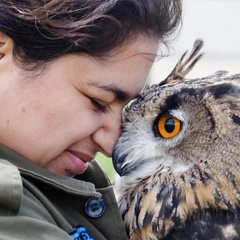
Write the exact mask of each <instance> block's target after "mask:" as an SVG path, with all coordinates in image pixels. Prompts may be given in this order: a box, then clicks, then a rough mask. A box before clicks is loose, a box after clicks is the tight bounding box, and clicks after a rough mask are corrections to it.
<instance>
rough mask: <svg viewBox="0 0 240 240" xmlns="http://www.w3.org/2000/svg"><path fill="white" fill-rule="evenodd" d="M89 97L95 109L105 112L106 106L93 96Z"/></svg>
mask: <svg viewBox="0 0 240 240" xmlns="http://www.w3.org/2000/svg"><path fill="white" fill-rule="evenodd" d="M90 99H91V102H92V105H93V106H94V107H95V108H96V109H97V110H100V111H101V112H103V113H105V112H106V110H107V109H106V106H104V105H103V104H101V103H100V102H98V101H96V100H95V99H93V98H90Z"/></svg>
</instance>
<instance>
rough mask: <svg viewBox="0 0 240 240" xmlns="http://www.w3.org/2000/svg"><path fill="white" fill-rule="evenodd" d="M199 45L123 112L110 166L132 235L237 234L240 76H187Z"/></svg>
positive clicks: (203, 237) (202, 238)
mask: <svg viewBox="0 0 240 240" xmlns="http://www.w3.org/2000/svg"><path fill="white" fill-rule="evenodd" d="M202 44H203V42H202V41H201V40H198V41H196V42H195V45H194V47H193V50H192V52H191V54H190V56H189V57H188V58H187V57H186V56H188V55H189V54H187V55H186V54H184V56H183V57H182V58H181V59H180V61H179V62H178V64H177V65H176V67H175V68H174V70H173V71H172V73H171V74H170V75H169V77H168V78H166V80H164V81H163V82H161V83H159V84H155V85H152V86H149V87H148V88H147V89H146V90H145V91H143V93H142V94H141V95H140V96H139V97H138V98H137V99H136V100H134V101H133V102H132V103H131V105H130V106H129V107H128V108H127V109H126V111H125V113H124V123H123V127H122V135H121V137H120V139H119V141H118V142H117V144H116V145H115V148H114V152H113V164H114V167H115V169H116V171H117V172H118V174H119V175H120V176H121V177H118V179H116V181H115V190H116V196H117V200H118V204H119V209H120V212H121V214H122V218H123V220H124V222H125V226H126V230H127V232H128V234H129V237H130V239H131V240H140V239H143V240H157V239H168V240H173V239H175V240H176V239H178V240H185V239H186V240H210V239H214V240H220V239H221V240H222V239H240V74H239V75H232V76H228V75H227V74H226V72H223V71H222V72H217V73H215V74H214V75H211V76H207V77H203V78H196V79H186V78H185V75H186V73H187V72H188V71H189V70H190V69H191V68H192V66H193V65H194V64H195V63H196V62H197V61H198V59H199V58H200V57H201V54H200V53H199V50H200V49H201V47H202ZM186 58H187V59H186ZM185 59H186V60H185Z"/></svg>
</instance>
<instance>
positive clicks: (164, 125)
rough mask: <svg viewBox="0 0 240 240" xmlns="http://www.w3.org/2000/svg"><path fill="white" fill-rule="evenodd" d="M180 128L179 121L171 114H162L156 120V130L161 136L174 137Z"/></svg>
mask: <svg viewBox="0 0 240 240" xmlns="http://www.w3.org/2000/svg"><path fill="white" fill-rule="evenodd" d="M180 129H181V122H180V121H179V120H178V119H177V118H175V117H172V116H169V115H164V116H161V117H160V118H159V120H158V131H159V133H160V135H161V136H162V137H163V138H166V139H167V138H172V137H175V136H176V135H177V134H178V133H179V132H180Z"/></svg>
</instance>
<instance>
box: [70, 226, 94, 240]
mask: <svg viewBox="0 0 240 240" xmlns="http://www.w3.org/2000/svg"><path fill="white" fill-rule="evenodd" d="M69 235H70V236H71V237H72V239H74V240H94V239H93V238H92V237H91V236H90V235H89V233H88V232H87V229H86V228H85V227H84V226H82V225H80V226H78V227H75V228H74V230H73V231H72V232H70V233H69Z"/></svg>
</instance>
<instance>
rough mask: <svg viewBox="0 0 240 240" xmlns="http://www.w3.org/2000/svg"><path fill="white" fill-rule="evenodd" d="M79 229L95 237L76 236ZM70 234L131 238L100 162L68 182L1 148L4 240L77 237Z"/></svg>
mask: <svg viewBox="0 0 240 240" xmlns="http://www.w3.org/2000/svg"><path fill="white" fill-rule="evenodd" d="M79 225H83V228H82V226H79ZM78 226H79V229H80V230H81V229H84V230H85V229H86V232H88V233H89V235H90V236H91V237H90V236H88V235H84V236H85V238H84V237H76V234H75V233H76V231H77V229H78ZM75 227H76V229H75ZM86 232H84V231H83V232H81V234H87V233H86ZM69 233H72V235H73V236H75V239H79V240H81V239H91V240H92V239H94V240H106V239H107V240H124V239H127V236H126V234H125V230H124V226H123V223H122V220H121V217H120V215H119V212H118V207H117V203H116V200H115V196H114V193H113V189H112V186H111V184H110V182H109V181H108V178H107V177H106V176H105V174H104V173H103V171H102V170H101V169H100V167H99V166H98V165H97V163H96V162H93V163H92V164H91V165H90V166H89V169H88V170H87V171H86V173H84V174H81V175H79V176H78V179H75V178H68V177H64V176H58V175H55V174H52V173H50V172H48V171H46V170H45V169H43V168H41V167H39V166H37V165H35V164H34V163H32V162H30V161H28V160H26V159H24V158H23V157H21V156H19V155H18V154H16V153H14V152H13V151H11V150H9V149H6V148H5V147H3V146H1V145H0V239H1V240H15V239H18V240H28V239H31V240H32V239H37V240H43V239H44V240H45V239H50V240H71V239H74V237H71V236H70V235H69ZM79 234H80V233H79ZM81 234H80V235H81ZM77 235H78V234H77Z"/></svg>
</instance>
